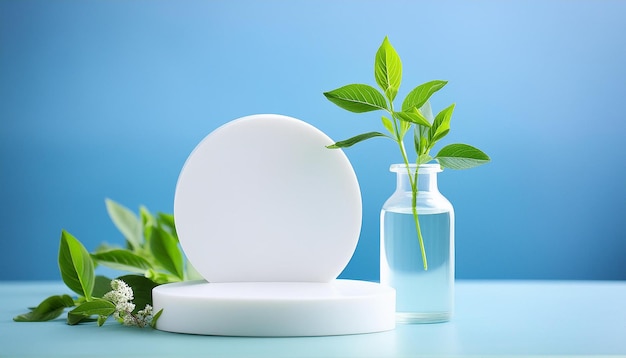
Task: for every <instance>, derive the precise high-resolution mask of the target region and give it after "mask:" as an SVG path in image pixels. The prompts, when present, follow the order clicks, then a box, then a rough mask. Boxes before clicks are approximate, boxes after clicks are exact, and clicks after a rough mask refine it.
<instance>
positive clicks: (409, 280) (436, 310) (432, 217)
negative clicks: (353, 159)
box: [380, 164, 454, 323]
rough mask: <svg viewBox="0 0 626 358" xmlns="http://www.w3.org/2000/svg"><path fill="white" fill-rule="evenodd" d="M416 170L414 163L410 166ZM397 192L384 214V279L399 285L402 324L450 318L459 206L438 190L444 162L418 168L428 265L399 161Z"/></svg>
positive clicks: (394, 167) (419, 208) (420, 214)
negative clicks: (455, 210) (455, 215)
mask: <svg viewBox="0 0 626 358" xmlns="http://www.w3.org/2000/svg"><path fill="white" fill-rule="evenodd" d="M410 169H411V172H412V173H414V172H415V165H412V166H410ZM390 170H391V171H392V172H395V173H396V175H397V186H396V191H395V192H394V193H393V194H392V195H391V197H390V198H389V199H387V201H386V202H385V204H384V205H383V208H382V210H381V214H380V239H381V241H380V245H381V247H380V281H381V283H382V284H385V285H388V286H391V287H393V288H395V289H396V312H397V313H396V318H397V322H399V323H436V322H445V321H448V320H450V317H451V315H452V310H453V307H454V209H453V208H452V204H451V203H450V202H449V201H448V199H446V198H445V197H444V196H443V195H441V193H440V192H439V189H438V188H437V173H439V172H441V169H440V166H439V164H423V165H420V166H419V169H418V170H419V172H418V194H417V202H416V208H417V213H418V218H419V223H420V229H421V233H422V237H423V240H424V247H425V251H426V259H427V262H428V270H424V263H423V261H422V255H421V250H420V245H419V240H418V236H417V230H416V228H415V220H414V218H413V211H412V191H411V183H410V181H409V175H408V172H407V168H406V166H405V165H404V164H394V165H392V166H391V168H390Z"/></svg>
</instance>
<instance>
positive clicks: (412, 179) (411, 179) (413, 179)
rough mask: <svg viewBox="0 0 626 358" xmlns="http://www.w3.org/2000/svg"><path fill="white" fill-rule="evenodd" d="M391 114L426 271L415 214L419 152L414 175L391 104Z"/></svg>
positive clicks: (425, 266)
mask: <svg viewBox="0 0 626 358" xmlns="http://www.w3.org/2000/svg"><path fill="white" fill-rule="evenodd" d="M391 115H392V118H393V124H394V129H395V130H396V139H397V142H398V146H399V147H400V153H402V159H403V160H404V165H405V167H406V171H407V174H408V176H409V183H410V184H411V211H412V212H413V219H414V220H415V231H416V232H417V240H418V241H419V244H420V251H421V254H422V262H423V264H424V271H428V260H427V259H426V248H425V247H424V238H423V237H422V230H421V229H420V222H419V218H418V215H417V193H418V190H417V180H418V172H419V154H420V153H417V155H418V161H417V162H418V163H417V164H416V167H415V176H413V175H412V173H411V168H410V166H409V158H408V157H407V154H406V148H405V147H404V140H403V138H401V136H400V132H399V129H398V123H397V119H396V118H395V116H394V115H393V104H392V110H391Z"/></svg>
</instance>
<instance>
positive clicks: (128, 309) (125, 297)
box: [104, 280, 154, 327]
mask: <svg viewBox="0 0 626 358" xmlns="http://www.w3.org/2000/svg"><path fill="white" fill-rule="evenodd" d="M111 288H112V289H113V291H110V292H107V293H106V294H105V295H104V299H106V300H109V301H111V302H112V303H113V304H115V312H113V318H115V319H116V320H117V321H119V322H120V323H122V324H124V325H125V326H138V327H145V326H148V325H150V323H151V322H152V318H153V317H154V316H153V314H152V306H150V305H146V307H145V308H144V309H143V310H140V311H138V312H137V314H136V315H135V314H133V311H134V310H135V307H136V306H135V304H134V303H133V302H132V300H133V298H134V294H133V289H132V288H131V287H130V286H128V285H127V284H126V282H124V281H122V280H113V281H111Z"/></svg>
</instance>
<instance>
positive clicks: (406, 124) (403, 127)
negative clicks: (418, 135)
mask: <svg viewBox="0 0 626 358" xmlns="http://www.w3.org/2000/svg"><path fill="white" fill-rule="evenodd" d="M412 125H413V123H411V122H407V121H400V139H402V138H404V135H405V134H406V132H408V131H409V129H411V126H412Z"/></svg>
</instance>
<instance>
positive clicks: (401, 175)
mask: <svg viewBox="0 0 626 358" xmlns="http://www.w3.org/2000/svg"><path fill="white" fill-rule="evenodd" d="M393 171H394V172H396V191H404V192H411V191H412V188H411V181H410V179H409V173H408V171H407V170H406V167H402V168H396V170H393ZM440 171H441V169H439V166H438V165H437V166H436V167H435V166H432V165H429V166H420V168H419V174H418V176H417V190H418V191H421V192H435V193H438V192H439V188H438V187H437V173H438V172H440ZM411 178H412V179H415V167H414V166H413V167H412V168H411Z"/></svg>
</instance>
